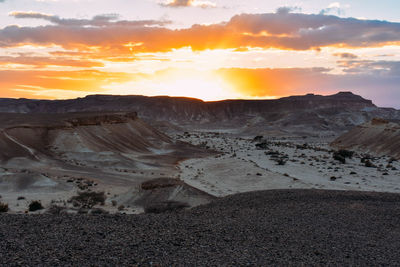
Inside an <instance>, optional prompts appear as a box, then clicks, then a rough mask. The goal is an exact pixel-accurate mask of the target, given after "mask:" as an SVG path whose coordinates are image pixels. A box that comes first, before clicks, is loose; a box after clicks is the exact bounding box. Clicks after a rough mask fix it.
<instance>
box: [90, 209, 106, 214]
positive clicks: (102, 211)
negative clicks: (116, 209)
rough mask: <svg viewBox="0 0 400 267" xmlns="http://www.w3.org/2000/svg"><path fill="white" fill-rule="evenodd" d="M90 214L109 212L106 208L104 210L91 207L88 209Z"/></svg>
mask: <svg viewBox="0 0 400 267" xmlns="http://www.w3.org/2000/svg"><path fill="white" fill-rule="evenodd" d="M90 214H97V215H100V214H109V212H108V211H106V210H104V209H100V208H97V209H92V210H91V211H90Z"/></svg>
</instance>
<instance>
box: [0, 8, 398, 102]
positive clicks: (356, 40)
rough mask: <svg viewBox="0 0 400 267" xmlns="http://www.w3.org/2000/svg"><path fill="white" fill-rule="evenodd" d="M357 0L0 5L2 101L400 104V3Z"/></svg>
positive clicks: (0, 88) (0, 90)
mask: <svg viewBox="0 0 400 267" xmlns="http://www.w3.org/2000/svg"><path fill="white" fill-rule="evenodd" d="M360 2H361V1H356V0H352V1H347V2H346V3H344V2H343V3H341V2H331V1H325V0H324V1H316V0H312V1H306V2H304V3H299V2H298V1H294V0H293V1H285V3H282V1H271V2H270V3H268V6H267V5H265V2H264V1H261V0H251V1H239V2H238V3H236V2H235V3H233V2H232V1H228V0H218V1H217V0H215V1H211V0H210V1H152V0H149V1H139V0H134V1H126V0H116V1H113V4H112V5H111V4H110V3H109V1H106V0H99V1H96V8H93V7H92V5H93V1H90V0H77V1H69V0H59V1H45V0H43V1H34V0H13V1H11V0H5V1H0V8H1V10H2V11H3V12H2V15H0V97H16V98H18V97H26V98H46V99H48V98H50V99H60V98H61V99H65V98H71V97H83V96H86V95H88V94H142V95H170V96H186V97H194V98H200V99H203V100H207V101H208V100H211V101H212V100H221V99H237V98H246V99H252V98H253V99H260V98H275V97H281V96H287V95H292V94H305V93H316V94H330V93H335V92H337V91H343V90H345V91H353V92H354V93H357V94H360V95H362V96H364V97H366V98H370V99H373V100H374V102H375V103H377V104H378V105H383V106H392V107H399V105H400V104H399V101H397V99H400V88H399V86H398V85H399V84H400V71H399V70H400V23H399V21H400V17H399V15H398V12H394V10H396V8H397V10H398V9H399V8H400V4H399V3H398V1H395V0H387V1H384V2H382V3H380V4H379V6H377V4H376V3H375V2H371V1H366V2H364V1H363V4H360ZM283 4H284V5H285V6H283ZM77 5H79V11H78V10H77V8H76V6H77Z"/></svg>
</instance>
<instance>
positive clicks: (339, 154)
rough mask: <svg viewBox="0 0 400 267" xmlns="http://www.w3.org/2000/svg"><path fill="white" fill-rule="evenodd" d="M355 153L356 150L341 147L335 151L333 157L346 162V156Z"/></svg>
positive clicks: (351, 155) (343, 162)
mask: <svg viewBox="0 0 400 267" xmlns="http://www.w3.org/2000/svg"><path fill="white" fill-rule="evenodd" d="M353 155H354V151H350V150H345V149H341V150H339V151H334V152H333V159H334V160H337V161H339V162H340V163H342V164H345V163H346V158H350V159H351V158H352V157H353Z"/></svg>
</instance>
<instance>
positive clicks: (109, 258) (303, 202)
mask: <svg viewBox="0 0 400 267" xmlns="http://www.w3.org/2000/svg"><path fill="white" fill-rule="evenodd" d="M399 204H400V195H398V194H384V193H362V192H341V191H316V190H292V191H289V190H277V191H262V192H255V193H254V192H253V193H245V194H240V195H234V196H230V197H226V198H223V199H220V200H218V201H216V202H214V203H211V204H209V205H206V206H200V207H197V208H194V209H192V210H188V211H183V212H178V213H165V214H160V215H151V214H143V215H136V216H130V215H129V216H128V215H97V216H96V215H75V216H66V215H64V216H52V215H39V216H21V215H1V216H0V265H9V264H11V265H12V264H14V265H35V266H37V265H49V266H55V265H75V266H81V265H135V264H138V265H140V266H143V265H156V264H160V265H162V266H165V265H167V266H170V265H186V266H189V265H199V266H214V265H231V266H237V265H288V264H290V265H301V264H305V265H326V264H330V265H342V266H343V265H359V266H366V265H368V266H371V265H399V264H400V252H399V248H400V205H399Z"/></svg>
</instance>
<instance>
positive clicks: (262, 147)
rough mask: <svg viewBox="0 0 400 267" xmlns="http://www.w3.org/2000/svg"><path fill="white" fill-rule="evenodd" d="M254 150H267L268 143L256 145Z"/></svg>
mask: <svg viewBox="0 0 400 267" xmlns="http://www.w3.org/2000/svg"><path fill="white" fill-rule="evenodd" d="M256 148H257V149H268V143H267V142H262V143H258V144H256Z"/></svg>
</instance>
